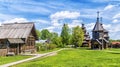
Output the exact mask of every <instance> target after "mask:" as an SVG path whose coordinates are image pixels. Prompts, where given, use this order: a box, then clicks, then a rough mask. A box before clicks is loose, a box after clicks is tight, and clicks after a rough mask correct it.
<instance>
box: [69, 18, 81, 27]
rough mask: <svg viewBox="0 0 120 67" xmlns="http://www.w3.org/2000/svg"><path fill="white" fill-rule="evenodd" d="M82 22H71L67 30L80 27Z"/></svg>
mask: <svg viewBox="0 0 120 67" xmlns="http://www.w3.org/2000/svg"><path fill="white" fill-rule="evenodd" d="M82 22H83V21H82V20H73V21H72V23H69V24H68V26H69V28H73V27H75V26H78V25H79V26H81V23H82Z"/></svg>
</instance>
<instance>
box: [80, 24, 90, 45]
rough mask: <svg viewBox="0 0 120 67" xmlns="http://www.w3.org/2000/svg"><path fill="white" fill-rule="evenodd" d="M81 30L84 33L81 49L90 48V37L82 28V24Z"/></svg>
mask: <svg viewBox="0 0 120 67" xmlns="http://www.w3.org/2000/svg"><path fill="white" fill-rule="evenodd" d="M82 30H83V32H84V40H83V43H82V47H90V46H91V43H90V42H91V40H90V35H89V33H88V32H87V30H86V27H85V26H84V24H82Z"/></svg>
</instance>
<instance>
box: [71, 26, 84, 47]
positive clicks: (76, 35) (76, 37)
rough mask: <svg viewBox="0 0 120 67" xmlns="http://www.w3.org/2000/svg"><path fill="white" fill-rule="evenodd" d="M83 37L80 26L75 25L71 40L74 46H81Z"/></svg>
mask: <svg viewBox="0 0 120 67" xmlns="http://www.w3.org/2000/svg"><path fill="white" fill-rule="evenodd" d="M83 39H84V32H83V30H82V29H81V27H79V26H76V27H74V28H73V32H72V40H73V44H74V45H75V47H78V46H81V45H82V42H83Z"/></svg>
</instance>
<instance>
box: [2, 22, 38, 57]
mask: <svg viewBox="0 0 120 67" xmlns="http://www.w3.org/2000/svg"><path fill="white" fill-rule="evenodd" d="M36 40H38V36H37V34H36V29H35V25H34V23H32V22H27V23H6V24H2V25H1V26H0V56H5V55H7V54H8V53H10V52H12V53H14V54H15V55H18V54H21V53H24V52H26V51H30V52H34V51H35V50H36V49H35V41H36Z"/></svg>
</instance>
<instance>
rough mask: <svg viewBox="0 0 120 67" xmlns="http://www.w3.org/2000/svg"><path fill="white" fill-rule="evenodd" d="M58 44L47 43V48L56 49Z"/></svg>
mask: <svg viewBox="0 0 120 67" xmlns="http://www.w3.org/2000/svg"><path fill="white" fill-rule="evenodd" d="M56 47H57V46H56V45H55V44H47V49H50V50H51V49H54V48H56Z"/></svg>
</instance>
